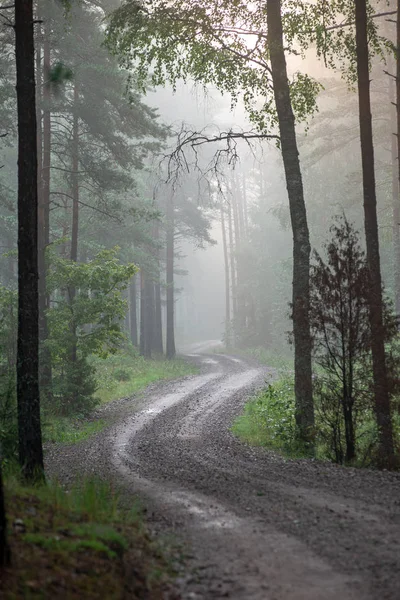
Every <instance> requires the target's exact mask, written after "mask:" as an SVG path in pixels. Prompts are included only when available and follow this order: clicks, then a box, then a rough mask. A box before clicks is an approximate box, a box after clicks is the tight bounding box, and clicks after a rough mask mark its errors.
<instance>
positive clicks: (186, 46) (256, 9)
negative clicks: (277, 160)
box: [107, 0, 320, 134]
mask: <svg viewBox="0 0 400 600" xmlns="http://www.w3.org/2000/svg"><path fill="white" fill-rule="evenodd" d="M284 8H285V7H284ZM283 12H285V10H284V11H283ZM296 16H297V15H296ZM266 20H267V19H266V12H265V6H264V4H263V3H256V4H255V5H254V6H252V9H251V10H249V5H248V2H245V1H244V0H236V1H235V2H232V1H231V0H223V1H222V2H218V3H217V4H216V3H215V2H214V1H213V0H201V2H194V1H193V0H173V2H169V3H166V2H164V0H150V1H149V2H146V4H145V6H142V5H141V4H140V3H138V2H137V1H136V0H133V1H132V0H130V1H127V2H125V3H124V4H123V5H122V6H121V7H120V8H118V9H117V10H116V11H115V12H114V13H113V14H112V16H111V19H110V22H109V26H108V33H107V46H108V48H110V49H111V50H112V51H113V52H115V53H116V54H118V56H119V57H120V62H121V65H122V66H123V67H124V68H126V69H127V70H130V71H131V72H132V71H133V72H134V75H133V76H132V78H131V81H134V82H135V84H136V85H139V86H140V87H142V89H143V91H145V89H146V86H147V84H148V81H149V80H150V81H151V83H152V84H153V85H165V84H166V83H167V82H168V83H170V84H171V85H172V86H173V87H174V88H175V87H176V84H177V82H178V80H183V81H185V82H186V81H188V80H194V81H195V82H197V83H201V84H202V85H204V86H207V85H214V86H215V87H216V88H217V89H218V90H219V91H221V92H222V93H228V94H230V96H231V98H232V106H235V105H236V103H237V101H238V99H239V98H241V99H242V101H243V103H244V105H245V108H246V111H247V113H248V115H249V118H250V121H251V122H252V124H253V125H254V126H255V128H256V129H257V131H258V132H260V133H262V134H266V133H268V131H269V130H270V127H271V126H273V125H276V123H277V116H276V112H275V106H274V101H273V93H272V84H271V77H270V68H269V64H268V43H267V40H268V37H267V31H266ZM287 20H288V19H286V21H287ZM294 23H295V18H293V20H292V22H291V26H292V28H293V27H294V25H293V24H294ZM250 33H251V35H253V36H254V39H257V41H256V42H254V47H253V48H249V43H250V44H251V43H252V42H251V41H250V40H251V38H250V37H249V34H250ZM286 46H287V51H288V52H289V53H291V52H293V53H296V52H298V50H297V49H296V47H295V43H294V42H293V39H291V38H288V43H287V44H286ZM290 88H291V97H292V103H293V109H294V112H295V114H296V117H297V118H298V119H299V120H300V121H303V120H305V119H306V118H307V117H308V116H309V115H310V114H312V113H313V112H314V110H315V109H316V97H317V94H318V92H319V90H320V86H319V84H318V83H317V82H316V81H315V80H313V79H312V78H311V77H309V76H308V75H307V74H303V73H295V74H294V76H293V78H292V81H291V82H290ZM260 98H262V99H263V101H262V104H261V106H260Z"/></svg>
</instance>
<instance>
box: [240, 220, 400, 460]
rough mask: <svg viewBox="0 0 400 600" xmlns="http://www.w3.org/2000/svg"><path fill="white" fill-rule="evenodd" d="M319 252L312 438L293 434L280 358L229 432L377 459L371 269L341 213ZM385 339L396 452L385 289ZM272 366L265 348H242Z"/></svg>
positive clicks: (391, 320)
mask: <svg viewBox="0 0 400 600" xmlns="http://www.w3.org/2000/svg"><path fill="white" fill-rule="evenodd" d="M330 233H331V239H330V241H329V242H328V243H327V244H326V246H325V252H324V255H321V254H319V253H317V252H315V253H314V261H313V264H312V267H311V277H310V284H311V293H310V321H311V332H312V356H313V393H314V408H315V422H314V426H313V431H312V439H311V444H306V445H304V444H300V443H299V440H298V436H297V435H296V426H297V424H296V410H295V394H294V375H293V372H292V371H291V370H290V369H288V365H287V363H286V362H285V361H281V364H280V367H278V368H277V369H276V371H275V377H274V376H273V377H272V379H273V382H272V383H269V384H268V386H267V387H266V389H265V390H263V391H262V392H260V393H259V394H258V395H257V396H256V397H255V398H254V399H252V400H251V401H250V402H249V403H247V405H246V407H245V410H244V414H243V415H242V416H240V417H239V418H238V419H237V420H236V422H235V423H234V426H233V431H234V433H236V434H237V435H239V436H240V437H241V438H243V439H244V440H246V441H247V442H249V443H251V444H255V445H262V446H266V447H268V448H272V449H275V450H279V451H282V452H283V453H284V454H286V455H288V456H309V455H312V456H315V457H317V458H323V459H328V460H331V461H334V462H336V463H339V464H347V465H358V466H376V465H379V435H378V426H377V421H376V415H375V414H374V403H373V372H372V352H371V347H372V334H371V328H370V321H369V313H368V293H369V275H368V268H367V262H366V257H365V253H364V251H363V250H362V248H361V245H360V241H359V234H358V232H357V231H356V230H355V229H354V227H353V226H352V225H351V224H350V223H349V222H348V221H347V219H346V218H345V217H344V216H341V217H338V218H337V219H336V220H335V221H334V223H333V225H332V226H331V228H330ZM383 308H384V323H383V327H384V333H385V335H384V339H385V353H386V366H387V379H388V383H389V390H390V401H391V413H392V416H393V440H394V447H395V452H396V453H397V454H398V452H399V448H400V411H399V407H400V400H399V392H400V390H399V384H400V382H399V377H398V373H399V370H400V348H399V341H398V318H397V316H396V315H395V313H394V310H393V306H392V304H391V302H390V301H389V300H388V299H387V298H386V296H385V295H384V303H383ZM246 354H248V355H250V356H254V357H255V358H257V359H258V360H259V361H260V362H262V363H264V364H268V361H269V360H270V361H271V363H272V364H271V365H270V366H273V365H276V366H277V365H278V364H279V361H278V360H276V358H275V360H274V356H271V354H270V352H269V351H268V350H266V351H265V352H264V351H263V350H260V349H254V350H251V349H250V350H247V351H246Z"/></svg>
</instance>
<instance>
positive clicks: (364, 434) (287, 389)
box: [232, 372, 400, 467]
mask: <svg viewBox="0 0 400 600" xmlns="http://www.w3.org/2000/svg"><path fill="white" fill-rule="evenodd" d="M314 400H315V448H314V452H313V456H314V457H315V458H318V459H322V460H329V461H332V462H336V460H335V453H334V450H333V447H332V431H331V428H330V426H329V425H328V423H327V420H326V412H324V411H323V410H322V409H321V406H320V404H319V402H318V396H317V395H315V398H314ZM232 432H233V433H234V434H235V435H237V436H238V437H240V438H241V439H242V440H243V441H245V442H247V443H248V444H250V445H252V446H263V447H265V448H268V449H271V450H275V451H277V452H279V453H280V454H282V455H283V456H286V457H289V458H302V457H308V456H310V454H309V452H308V451H307V449H306V448H305V447H304V446H302V445H301V444H300V443H299V442H298V440H297V438H296V422H295V398H294V379H293V375H292V374H290V373H289V372H286V373H285V372H284V373H283V374H282V375H281V376H280V377H279V378H278V379H277V380H275V381H274V382H273V383H270V384H268V385H267V386H266V387H265V388H264V389H263V390H261V391H260V392H259V393H258V394H256V395H255V396H254V397H253V398H251V399H250V400H249V401H248V402H247V403H246V404H245V407H244V411H243V413H242V414H241V415H240V416H239V417H237V418H236V420H235V421H234V423H233V426H232ZM393 432H394V438H395V444H396V447H397V448H400V413H399V411H398V410H394V411H393ZM377 440H378V436H377V429H376V423H375V419H374V415H373V412H372V410H365V411H364V413H363V414H362V415H359V419H358V427H357V436H356V443H357V457H356V459H355V460H354V461H353V462H352V463H351V466H356V467H366V466H374V465H375V464H376V460H377V457H376V453H377Z"/></svg>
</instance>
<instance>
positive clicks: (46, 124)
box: [36, 23, 52, 401]
mask: <svg viewBox="0 0 400 600" xmlns="http://www.w3.org/2000/svg"><path fill="white" fill-rule="evenodd" d="M38 66H39V65H38ZM36 72H37V73H38V75H39V73H40V69H36ZM42 72H43V77H42V81H41V84H42V89H43V94H42V99H43V131H42V126H41V121H39V124H38V131H40V136H39V137H40V138H41V143H43V153H42V146H41V147H40V154H39V155H38V159H39V160H38V162H39V177H40V181H39V221H38V227H39V232H38V237H39V241H38V245H39V348H40V360H39V381H40V391H41V394H42V398H43V397H44V398H46V400H47V401H50V399H51V396H52V393H51V386H52V370H51V356H50V351H49V349H48V348H47V347H46V341H47V338H48V336H49V330H48V324H47V316H46V311H47V310H48V308H49V305H50V298H49V295H48V293H47V287H46V275H47V265H46V248H47V246H48V245H49V241H50V232H49V225H50V223H49V221H50V156H51V118H50V87H49V81H48V78H49V72H50V41H49V29H48V25H47V24H46V23H45V24H44V29H43V71H42ZM40 112H41V111H40Z"/></svg>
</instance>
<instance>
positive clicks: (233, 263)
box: [228, 203, 237, 344]
mask: <svg viewBox="0 0 400 600" xmlns="http://www.w3.org/2000/svg"><path fill="white" fill-rule="evenodd" d="M228 232H229V250H230V265H231V289H232V317H233V336H232V343H233V344H235V338H236V335H235V323H236V317H237V297H236V261H235V246H234V241H233V226H232V208H231V205H230V203H228Z"/></svg>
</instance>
